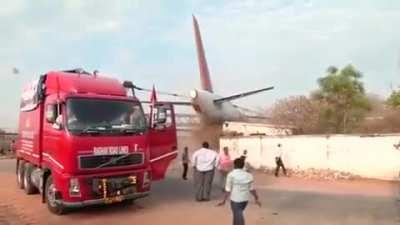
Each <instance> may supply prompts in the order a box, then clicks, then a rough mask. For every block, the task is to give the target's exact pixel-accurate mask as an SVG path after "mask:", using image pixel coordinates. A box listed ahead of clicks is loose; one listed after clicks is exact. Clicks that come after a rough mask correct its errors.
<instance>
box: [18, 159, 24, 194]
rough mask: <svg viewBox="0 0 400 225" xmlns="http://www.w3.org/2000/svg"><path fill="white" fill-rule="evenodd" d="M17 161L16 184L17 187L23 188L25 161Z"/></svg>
mask: <svg viewBox="0 0 400 225" xmlns="http://www.w3.org/2000/svg"><path fill="white" fill-rule="evenodd" d="M17 163H18V166H17V184H18V187H19V188H21V189H24V186H25V185H24V171H25V162H24V161H23V160H19V161H18V162H17Z"/></svg>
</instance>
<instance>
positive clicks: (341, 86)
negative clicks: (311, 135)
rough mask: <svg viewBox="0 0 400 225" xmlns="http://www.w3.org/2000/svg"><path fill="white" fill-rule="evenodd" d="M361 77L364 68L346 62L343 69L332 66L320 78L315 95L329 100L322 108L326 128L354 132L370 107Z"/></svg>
mask: <svg viewBox="0 0 400 225" xmlns="http://www.w3.org/2000/svg"><path fill="white" fill-rule="evenodd" d="M361 78H362V74H361V72H359V71H358V70H356V69H355V68H354V67H353V66H352V65H347V66H345V67H344V68H343V69H341V70H339V69H337V68H336V67H334V66H330V67H329V68H328V69H327V75H326V76H324V77H321V78H319V79H318V85H319V89H318V90H317V91H316V92H314V93H313V95H312V96H313V99H316V100H320V101H322V102H324V103H326V104H324V107H323V108H322V109H321V112H322V115H321V123H322V125H323V126H324V127H325V128H326V131H328V132H335V133H348V132H351V131H352V130H354V128H355V127H356V126H357V124H358V123H359V122H360V121H361V120H362V119H363V117H364V115H365V112H366V111H368V110H369V102H368V99H367V97H366V95H365V90H364V85H363V83H362V82H361V81H360V79H361Z"/></svg>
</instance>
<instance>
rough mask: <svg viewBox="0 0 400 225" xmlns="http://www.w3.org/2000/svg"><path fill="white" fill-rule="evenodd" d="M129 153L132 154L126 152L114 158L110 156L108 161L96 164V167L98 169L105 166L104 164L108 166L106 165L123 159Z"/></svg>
mask: <svg viewBox="0 0 400 225" xmlns="http://www.w3.org/2000/svg"><path fill="white" fill-rule="evenodd" d="M131 154H132V153H128V154H126V155H121V156H119V157H116V158H114V157H112V158H111V159H110V160H109V161H107V162H105V163H103V164H100V165H99V166H97V167H96V169H99V168H102V167H105V166H108V165H112V164H115V163H117V162H118V161H119V160H121V159H125V158H126V157H128V156H130V155H131Z"/></svg>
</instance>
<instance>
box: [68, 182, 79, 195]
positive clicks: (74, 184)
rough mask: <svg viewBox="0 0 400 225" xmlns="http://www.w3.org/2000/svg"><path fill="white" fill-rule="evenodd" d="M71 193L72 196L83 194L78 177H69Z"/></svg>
mask: <svg viewBox="0 0 400 225" xmlns="http://www.w3.org/2000/svg"><path fill="white" fill-rule="evenodd" d="M69 195H70V196H81V190H80V187H79V180H78V178H71V179H69Z"/></svg>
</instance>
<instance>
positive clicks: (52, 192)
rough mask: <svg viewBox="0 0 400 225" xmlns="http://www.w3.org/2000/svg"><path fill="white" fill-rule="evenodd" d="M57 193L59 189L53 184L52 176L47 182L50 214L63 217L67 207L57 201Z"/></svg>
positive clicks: (47, 200) (47, 199) (46, 192)
mask: <svg viewBox="0 0 400 225" xmlns="http://www.w3.org/2000/svg"><path fill="white" fill-rule="evenodd" d="M56 193H57V189H56V187H55V185H54V183H53V178H52V177H51V175H49V177H48V178H47V180H46V189H45V194H46V202H47V207H48V208H49V210H50V212H52V213H54V214H57V215H62V214H64V213H65V207H64V206H63V205H61V204H60V203H58V202H57V201H56Z"/></svg>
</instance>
